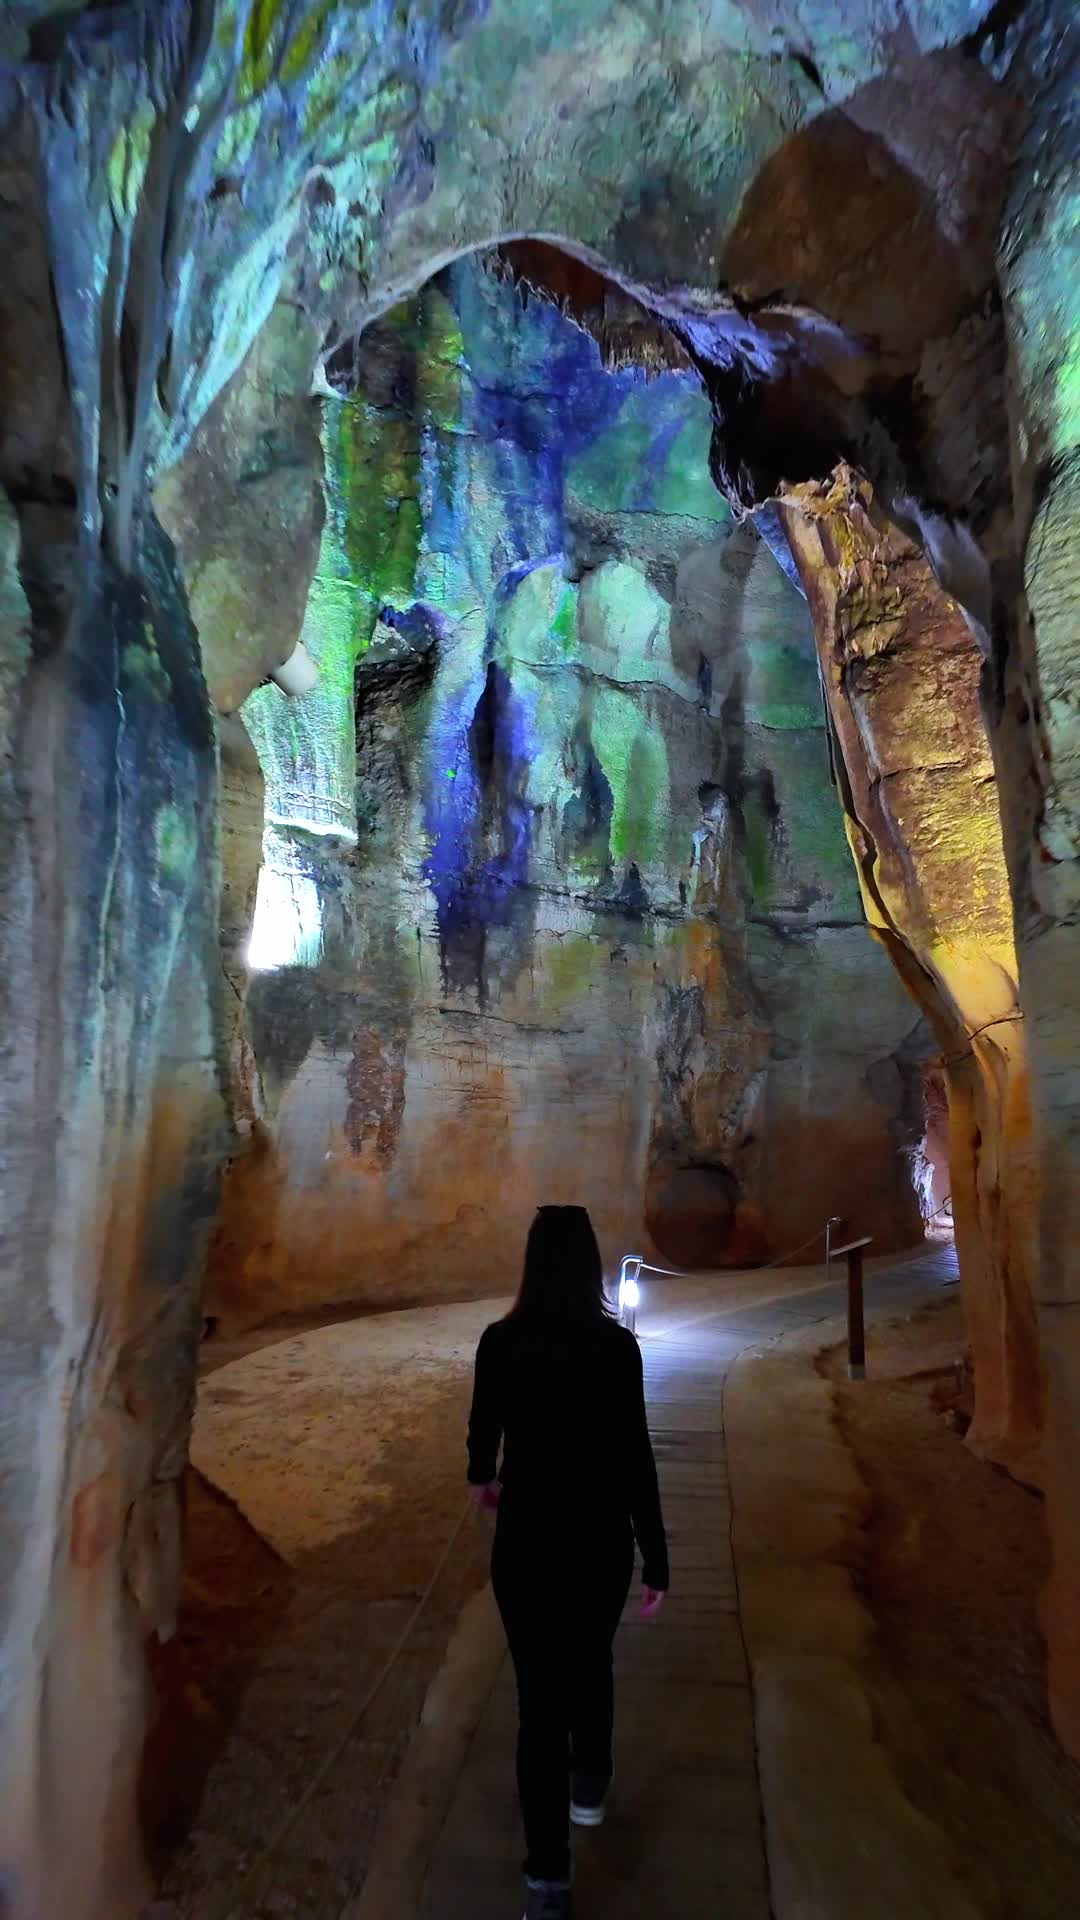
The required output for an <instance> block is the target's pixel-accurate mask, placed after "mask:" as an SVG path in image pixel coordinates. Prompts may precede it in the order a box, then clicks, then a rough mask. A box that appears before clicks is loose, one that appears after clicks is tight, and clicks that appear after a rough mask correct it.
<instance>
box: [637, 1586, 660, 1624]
mask: <svg viewBox="0 0 1080 1920" xmlns="http://www.w3.org/2000/svg"><path fill="white" fill-rule="evenodd" d="M663 1604H664V1595H663V1592H662V1590H659V1589H658V1588H656V1587H642V1589H641V1612H640V1614H639V1615H638V1618H639V1619H640V1620H655V1619H656V1616H657V1614H658V1613H659V1611H660V1609H661V1607H662V1606H663Z"/></svg>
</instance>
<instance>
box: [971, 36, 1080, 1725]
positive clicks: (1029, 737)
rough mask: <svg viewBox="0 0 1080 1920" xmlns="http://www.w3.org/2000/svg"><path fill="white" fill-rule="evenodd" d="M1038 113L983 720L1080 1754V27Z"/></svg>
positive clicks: (1049, 1613)
mask: <svg viewBox="0 0 1080 1920" xmlns="http://www.w3.org/2000/svg"><path fill="white" fill-rule="evenodd" d="M1028 60H1029V63H1030V65H1029V71H1030V82H1029V88H1028V97H1029V100H1030V103H1031V113H1030V119H1029V124H1028V129H1027V133H1026V136H1025V142H1024V147H1023V150H1022V152H1021V154H1020V156H1019V162H1018V166H1017V169H1016V173H1015V176H1014V182H1013V191H1012V195H1011V199H1010V204H1009V207H1008V210H1007V217H1006V220H1005V222H1004V224H1003V227H1002V231H1001V236H1000V242H1001V244H1000V256H999V269H1000V275H1001V285H1002V294H1003V301H1004V307H1005V317H1006V326H1007V331H1008V337H1009V349H1010V353H1009V370H1008V372H1009V377H1008V407H1009V426H1010V453H1011V461H1012V472H1013V480H1014V488H1015V517H1014V520H1013V522H1012V528H1011V534H1012V537H1011V539H1009V540H1008V541H1007V542H1004V543H1003V547H1002V550H1001V551H1000V552H999V553H998V555H997V556H996V560H995V569H994V586H995V594H994V601H995V620H994V647H993V656H992V662H991V669H990V672H989V674H988V683H989V684H988V701H987V709H988V718H989V723H990V737H991V741H992V743H993V748H994V756H995V761H996V764H997V768H998V779H999V785H1000V790H1001V797H1002V821H1003V828H1004V839H1005V850H1006V856H1007V859H1008V863H1009V877H1010V881H1011V887H1012V896H1013V903H1014V912H1015V921H1016V936H1017V948H1018V954H1019V960H1020V989H1021V998H1022V1001H1023V1005H1024V1010H1025V1015H1026V1021H1027V1031H1028V1036H1029V1044H1030V1048H1031V1059H1032V1091H1033V1106H1034V1114H1035V1133H1036V1142H1037V1147H1038V1154H1039V1177H1040V1209H1039V1223H1038V1224H1039V1242H1038V1265H1037V1269H1036V1293H1037V1298H1038V1303H1039V1323H1040V1332H1041V1348H1042V1357H1043V1363H1044V1367H1045V1374H1046V1435H1045V1445H1044V1472H1045V1482H1046V1491H1047V1508H1048V1518H1049V1523H1050V1537H1051V1544H1052V1549H1053V1566H1052V1571H1051V1578H1050V1582H1049V1585H1048V1588H1047V1591H1046V1594H1045V1597H1044V1604H1043V1624H1044V1628H1045V1631H1046V1635H1047V1642H1048V1647H1049V1655H1050V1707H1051V1712H1052V1714H1053V1718H1054V1724H1055V1726H1056V1727H1057V1729H1058V1732H1059V1733H1060V1735H1061V1738H1062V1740H1063V1741H1064V1742H1065V1744H1066V1746H1067V1747H1068V1748H1069V1750H1070V1751H1071V1752H1072V1753H1074V1754H1080V1606H1078V1604H1077V1596H1078V1594H1080V1500H1078V1498H1077V1488H1078V1486H1080V1276H1078V1264H1077V1245H1078V1242H1080V722H1078V714H1077V688H1078V684H1080V664H1078V622H1077V597H1078V593H1080V578H1078V569H1077V555H1078V552H1080V546H1078V535H1080V399H1078V380H1077V368H1078V352H1080V345H1078V343H1080V113H1078V107H1077V103H1078V101H1080V23H1078V22H1077V20H1076V17H1075V14H1070V15H1069V16H1068V17H1067V18H1065V19H1062V18H1061V17H1060V16H1058V15H1057V13H1056V10H1055V9H1053V8H1052V7H1046V8H1041V9H1039V10H1038V12H1037V14H1036V17H1035V20H1034V21H1033V22H1032V26H1031V33H1030V42H1029V48H1028Z"/></svg>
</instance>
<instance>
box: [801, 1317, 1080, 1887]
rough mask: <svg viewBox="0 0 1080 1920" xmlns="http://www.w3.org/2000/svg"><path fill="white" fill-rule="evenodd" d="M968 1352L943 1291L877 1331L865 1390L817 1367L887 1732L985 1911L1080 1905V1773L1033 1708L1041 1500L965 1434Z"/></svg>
mask: <svg viewBox="0 0 1080 1920" xmlns="http://www.w3.org/2000/svg"><path fill="white" fill-rule="evenodd" d="M962 1357H963V1327H962V1321H961V1314H960V1303H959V1301H958V1300H956V1299H951V1300H949V1301H947V1302H945V1303H943V1304H942V1303H938V1304H936V1305H934V1306H933V1307H931V1308H929V1309H928V1310H927V1311H925V1312H924V1313H921V1314H920V1315H919V1316H918V1317H917V1318H916V1319H915V1320H914V1321H912V1322H910V1323H907V1324H901V1325H894V1326H891V1327H889V1328H887V1329H885V1330H883V1331H882V1332H880V1333H879V1334H878V1335H877V1336H876V1338H875V1344H874V1364H873V1370H872V1378H871V1379H870V1380H869V1381H867V1382H866V1383H865V1385H862V1386H851V1385H849V1384H848V1382H847V1379H846V1374H845V1370H844V1366H843V1355H842V1353H841V1350H840V1349H838V1348H837V1349H833V1350H831V1351H830V1352H829V1353H828V1354H827V1355H825V1356H823V1359H822V1363H821V1364H822V1366H823V1368H824V1370H825V1371H826V1373H827V1375H828V1377H829V1378H830V1380H831V1381H832V1382H833V1383H834V1389H835V1394H836V1405H837V1409H838V1417H839V1422H840V1427H841V1431H842V1433H843V1435H844V1438H845V1440H846V1441H847V1443H848V1445H849V1446H850V1448H851V1449H852V1451H853V1453H854V1456H855V1460H856V1462H857V1465H858V1469H859V1472H860V1474H861V1476H862V1478H863V1480H864V1481H865V1483H866V1486H867V1488H868V1489H869V1493H870V1496H871V1500H870V1510H869V1516H868V1524H867V1528H866V1533H865V1537H864V1545H865V1555H864V1559H863V1565H862V1569H861V1578H860V1585H861V1590H862V1593H863V1597H864V1599H865V1600H866V1602H867V1604H868V1605H869V1607H870V1608H871V1611H872V1613H873V1617H874V1620H875V1622H876V1625H877V1629H878V1637H879V1652H880V1654H881V1657H882V1659H883V1661H884V1664H885V1668H886V1670H887V1672H888V1674H889V1676H890V1677H891V1678H892V1679H893V1680H894V1681H895V1682H896V1687H895V1689H892V1690H891V1691H890V1703H889V1704H887V1705H886V1706H885V1707H884V1709H883V1717H882V1724H881V1733H882V1736H883V1737H884V1739H885V1741H886V1743H887V1745H888V1746H889V1748H890V1752H891V1757H892V1760H893V1764H894V1766H895V1767H896V1769H897V1772H898V1774H899V1775H900V1776H901V1778H902V1779H903V1782H904V1787H905V1790H906V1792H907V1793H908V1795H909V1797H910V1798H911V1800H912V1801H913V1802H914V1803H915V1805H916V1806H919V1807H920V1808H922V1809H923V1811H925V1812H926V1813H927V1814H929V1815H931V1816H932V1817H933V1818H934V1819H935V1820H936V1822H937V1823H938V1825H939V1826H942V1827H944V1828H945V1829H946V1830H947V1831H948V1833H949V1834H950V1836H951V1837H952V1838H953V1840H954V1841H955V1843H956V1845H957V1848H958V1850H959V1851H960V1852H961V1853H962V1855H963V1857H964V1858H965V1859H967V1860H968V1861H971V1862H978V1863H980V1866H981V1876H980V1878H981V1887H980V1893H981V1900H982V1905H983V1908H984V1910H985V1911H986V1912H987V1913H991V1914H997V1915H1000V1916H1002V1920H1064V1916H1066V1915H1068V1914H1074V1913H1077V1912H1080V1768H1077V1767H1076V1766H1075V1765H1073V1764H1072V1763H1071V1762H1070V1761H1068V1760H1067V1759H1066V1758H1065V1756H1064V1754H1063V1753H1062V1751H1061V1749H1060V1748H1059V1746H1058V1745H1057V1742H1056V1741H1055V1739H1054V1736H1053V1733H1052V1731H1051V1728H1050V1725H1049V1721H1048V1718H1047V1713H1046V1707H1045V1699H1046V1671H1045V1655H1044V1650H1043V1644H1042V1640H1041V1637H1040V1634H1039V1629H1038V1619H1037V1610H1036V1609H1037V1598H1038V1592H1039V1589H1040V1587H1041V1585H1042V1582H1043V1579H1044V1578H1045V1574H1046V1565H1047V1547H1046V1537H1045V1530H1044V1525H1043V1513H1042V1501H1041V1499H1040V1497H1039V1496H1038V1495H1037V1494H1034V1493H1032V1492H1029V1491H1027V1490H1026V1489H1025V1488H1023V1487H1020V1486H1018V1485H1017V1484H1016V1483H1015V1482H1014V1481H1012V1480H1010V1479H1009V1478H1008V1477H1007V1476H1006V1475H1005V1474H1004V1473H1002V1472H1000V1471H998V1470H995V1469H994V1468H992V1467H989V1466H987V1465H986V1464H985V1463H983V1462H981V1461H979V1460H977V1459H975V1457H974V1456H973V1455H972V1454H971V1453H970V1452H969V1451H968V1450H967V1448H966V1447H965V1446H964V1445H963V1442H962V1439H961V1437H960V1432H959V1431H958V1428H960V1429H962V1427H963V1424H964V1421H963V1412H964V1407H963V1396H962V1392H959V1391H958V1377H959V1378H961V1379H962V1376H963V1367H962ZM958 1363H960V1364H959V1365H958ZM957 1415H959V1418H957ZM900 1696H902V1698H903V1699H904V1701H906V1706H907V1712H906V1713H900V1712H898V1711H897V1710H896V1699H897V1697H900Z"/></svg>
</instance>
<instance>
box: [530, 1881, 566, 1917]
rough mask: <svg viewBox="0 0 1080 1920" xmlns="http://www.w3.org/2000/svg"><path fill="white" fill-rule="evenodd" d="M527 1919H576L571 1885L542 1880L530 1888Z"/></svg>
mask: <svg viewBox="0 0 1080 1920" xmlns="http://www.w3.org/2000/svg"><path fill="white" fill-rule="evenodd" d="M525 1920H574V1896H573V1894H572V1893H571V1891H570V1889H569V1887H553V1886H551V1885H550V1884H545V1883H544V1882H542V1881H541V1882H540V1883H539V1884H537V1885H536V1886H531V1887H530V1888H529V1898H528V1903H527V1905H526V1908H525Z"/></svg>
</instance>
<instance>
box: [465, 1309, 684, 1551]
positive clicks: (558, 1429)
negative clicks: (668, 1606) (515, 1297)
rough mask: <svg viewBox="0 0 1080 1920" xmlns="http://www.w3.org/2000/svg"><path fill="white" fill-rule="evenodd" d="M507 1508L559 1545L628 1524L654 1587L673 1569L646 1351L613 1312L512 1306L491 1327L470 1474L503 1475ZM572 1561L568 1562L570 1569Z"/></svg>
mask: <svg viewBox="0 0 1080 1920" xmlns="http://www.w3.org/2000/svg"><path fill="white" fill-rule="evenodd" d="M500 1440H501V1441H502V1446H503V1457H502V1468H501V1471H500V1472H499V1473H498V1477H499V1478H500V1479H501V1481H502V1484H503V1489H504V1495H503V1505H502V1509H501V1511H502V1513H503V1514H504V1515H509V1514H511V1513H512V1514H514V1515H515V1516H516V1517H517V1518H518V1519H519V1520H520V1522H521V1523H522V1524H523V1525H524V1526H526V1527H528V1526H529V1525H530V1523H533V1522H534V1523H535V1524H536V1525H537V1526H538V1527H539V1526H541V1525H542V1526H543V1528H544V1532H545V1535H546V1537H547V1538H548V1539H549V1540H551V1542H552V1547H553V1550H554V1551H556V1552H559V1553H560V1554H562V1553H565V1554H566V1555H567V1556H572V1555H573V1552H574V1550H575V1542H580V1541H583V1540H589V1541H590V1542H591V1541H596V1542H597V1543H598V1544H600V1543H602V1541H603V1540H604V1539H605V1538H607V1537H610V1536H612V1535H614V1534H617V1532H618V1530H619V1528H620V1527H625V1526H626V1525H629V1526H630V1527H632V1528H633V1532H634V1537H635V1539H636V1540H637V1543H638V1546H639V1548H640V1550H641V1557H642V1563H643V1565H642V1578H643V1580H644V1582H645V1584H646V1586H649V1587H656V1588H657V1589H661V1588H666V1587H667V1585H668V1581H669V1574H668V1554H667V1541H666V1539H665V1536H664V1522H663V1516H662V1514H661V1511H660V1491H659V1488H658V1486H657V1482H656V1465H655V1462H654V1460H653V1451H652V1444H651V1442H650V1440H649V1428H648V1422H647V1420H646V1415H645V1387H644V1379H643V1376H642V1368H641V1353H640V1350H639V1348H638V1344H637V1341H636V1340H635V1338H634V1336H633V1334H632V1333H628V1332H627V1331H626V1329H625V1328H624V1327H620V1326H619V1325H618V1324H617V1323H616V1322H615V1321H613V1320H608V1319H603V1320H601V1319H597V1320H595V1321H586V1322H581V1321H570V1320H566V1319H555V1318H553V1317H551V1318H549V1317H546V1316H542V1315H532V1314H512V1315H511V1316H510V1317H509V1319H506V1320H497V1321H495V1323H494V1325H492V1326H490V1327H488V1328H487V1330H486V1332H485V1333H484V1334H483V1336H482V1338H481V1341H480V1345H479V1347H478V1349H477V1353H476V1376H475V1383H474V1388H473V1402H472V1413H471V1415H470V1419H469V1480H470V1482H471V1483H472V1484H473V1485H474V1486H486V1485H487V1484H488V1483H489V1482H490V1481H492V1480H494V1479H495V1478H496V1473H497V1470H498V1454H499V1442H500ZM572 1570H573V1569H572V1567H567V1569H566V1571H567V1572H572Z"/></svg>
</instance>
